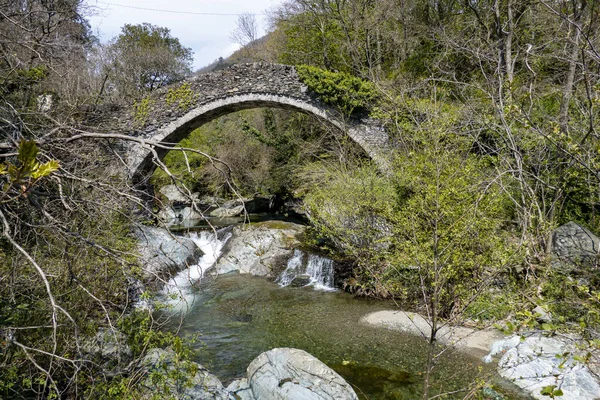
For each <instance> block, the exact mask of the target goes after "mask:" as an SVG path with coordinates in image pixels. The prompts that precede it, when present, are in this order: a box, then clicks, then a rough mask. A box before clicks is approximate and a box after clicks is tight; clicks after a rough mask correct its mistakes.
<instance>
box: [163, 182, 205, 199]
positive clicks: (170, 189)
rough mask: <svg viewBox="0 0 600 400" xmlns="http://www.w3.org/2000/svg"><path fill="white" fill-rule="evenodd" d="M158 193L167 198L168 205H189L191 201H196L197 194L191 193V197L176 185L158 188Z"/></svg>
mask: <svg viewBox="0 0 600 400" xmlns="http://www.w3.org/2000/svg"><path fill="white" fill-rule="evenodd" d="M159 192H160V193H161V194H162V195H163V196H165V197H166V198H167V200H168V201H169V203H177V204H191V203H192V200H197V199H198V193H192V195H191V197H190V196H189V195H188V194H187V191H186V190H185V189H183V188H180V187H178V186H177V185H166V186H163V187H161V188H160V190H159Z"/></svg>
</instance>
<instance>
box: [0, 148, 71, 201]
mask: <svg viewBox="0 0 600 400" xmlns="http://www.w3.org/2000/svg"><path fill="white" fill-rule="evenodd" d="M37 156H38V147H37V144H36V143H35V142H34V141H33V140H21V142H20V143H19V153H18V156H17V159H18V161H19V162H18V164H16V165H13V164H11V163H10V162H8V161H7V162H5V163H2V164H0V176H6V177H7V179H8V183H7V184H5V185H4V187H3V188H2V196H1V197H0V203H6V202H9V201H13V200H14V199H15V198H16V197H19V196H24V197H27V192H28V191H29V190H30V189H31V187H32V186H34V185H35V184H36V183H37V182H38V181H39V180H40V179H42V178H44V177H47V176H49V175H51V174H52V173H53V172H56V171H58V169H59V164H58V161H57V160H50V161H48V162H46V163H43V164H40V163H39V162H38V161H37ZM14 188H16V189H17V191H18V194H17V195H15V194H14V193H12V192H14ZM11 195H12V197H11ZM7 196H9V197H7Z"/></svg>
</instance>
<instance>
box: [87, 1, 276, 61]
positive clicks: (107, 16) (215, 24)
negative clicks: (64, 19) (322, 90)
mask: <svg viewBox="0 0 600 400" xmlns="http://www.w3.org/2000/svg"><path fill="white" fill-rule="evenodd" d="M281 2H282V0H168V1H164V0H106V1H103V0H88V4H89V5H91V6H92V9H93V14H95V15H92V16H91V17H89V20H90V24H91V25H92V30H93V31H94V33H95V34H96V35H98V37H99V38H100V40H101V41H102V42H103V43H105V42H107V41H108V40H110V39H112V38H113V37H115V36H117V35H118V34H119V33H120V31H121V27H122V26H123V25H125V24H140V23H142V22H149V23H151V24H153V25H158V26H163V27H166V28H169V29H170V30H171V35H172V36H174V37H176V38H178V39H179V41H180V42H181V44H183V45H184V46H186V47H191V48H192V51H193V52H194V70H195V69H198V68H201V67H204V66H206V65H208V64H210V63H211V62H213V61H214V60H216V59H217V58H219V57H227V56H229V55H230V54H231V53H233V52H234V51H235V50H237V48H238V45H236V44H233V43H231V40H230V38H229V35H230V33H231V32H232V31H233V30H234V29H235V26H236V25H235V23H236V21H237V18H238V17H237V16H236V15H199V13H206V14H211V13H213V14H240V13H253V14H264V12H265V11H267V10H268V9H270V8H272V7H274V6H277V5H278V4H280V3H281ZM150 9H153V10H156V11H152V10H150ZM167 10H168V11H172V12H166V11H167ZM256 18H257V21H258V22H259V27H260V29H261V32H260V36H262V35H263V34H264V31H265V29H266V20H265V17H264V16H262V15H257V16H256Z"/></svg>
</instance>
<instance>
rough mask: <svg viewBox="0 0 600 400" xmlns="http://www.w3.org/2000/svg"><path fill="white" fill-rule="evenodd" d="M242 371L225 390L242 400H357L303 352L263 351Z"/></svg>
mask: <svg viewBox="0 0 600 400" xmlns="http://www.w3.org/2000/svg"><path fill="white" fill-rule="evenodd" d="M246 372H247V374H246V375H247V378H245V379H242V380H239V381H235V382H233V383H232V384H231V385H230V386H229V387H228V388H227V389H228V390H229V391H230V392H231V394H232V395H234V396H235V395H237V396H239V397H240V398H241V399H243V400H252V399H260V400H325V399H327V400H334V399H335V400H345V399H348V400H355V399H356V400H358V397H357V395H356V393H355V392H354V390H353V389H352V387H351V386H350V385H349V384H348V383H347V382H346V381H345V380H344V379H343V378H342V377H341V376H340V375H338V374H337V373H336V372H335V371H333V370H332V369H331V368H329V367H328V366H327V365H325V364H324V363H322V362H321V361H319V360H318V359H317V358H316V357H314V356H312V355H310V354H308V353H307V352H305V351H304V350H298V349H290V348H278V349H273V350H270V351H267V352H265V353H262V354H261V355H259V356H258V357H256V358H255V359H254V360H253V361H252V362H251V363H250V365H249V366H248V369H247V371H246Z"/></svg>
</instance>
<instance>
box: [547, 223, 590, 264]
mask: <svg viewBox="0 0 600 400" xmlns="http://www.w3.org/2000/svg"><path fill="white" fill-rule="evenodd" d="M552 254H553V255H554V256H555V259H554V260H553V263H552V266H553V267H554V268H556V269H557V270H559V271H561V272H565V273H569V272H585V271H589V270H591V269H593V270H597V269H598V266H599V263H600V238H598V236H596V235H594V234H593V233H592V232H590V231H589V230H588V229H586V228H584V227H582V226H581V225H579V224H577V223H575V222H572V221H571V222H568V223H566V224H564V225H562V226H560V227H558V228H556V230H555V231H554V232H553V234H552Z"/></svg>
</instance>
